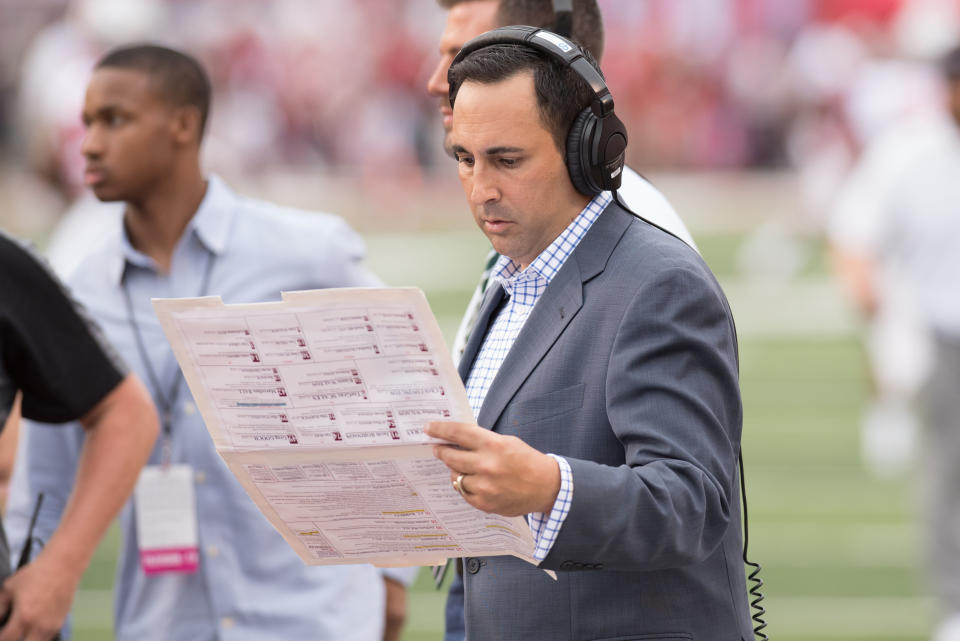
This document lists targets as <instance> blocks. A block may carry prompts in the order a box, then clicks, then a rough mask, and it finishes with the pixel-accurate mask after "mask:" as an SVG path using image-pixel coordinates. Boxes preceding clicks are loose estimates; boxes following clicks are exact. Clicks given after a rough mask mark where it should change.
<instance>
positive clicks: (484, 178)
mask: <svg viewBox="0 0 960 641" xmlns="http://www.w3.org/2000/svg"><path fill="white" fill-rule="evenodd" d="M498 200H500V189H499V188H498V187H497V184H496V182H495V181H494V180H493V178H492V176H491V175H490V172H487V171H483V170H482V169H481V170H476V169H475V170H474V173H473V179H472V181H471V183H470V202H471V203H473V204H474V205H484V204H486V203H490V202H496V201H498Z"/></svg>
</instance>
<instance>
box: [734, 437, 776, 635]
mask: <svg viewBox="0 0 960 641" xmlns="http://www.w3.org/2000/svg"><path fill="white" fill-rule="evenodd" d="M739 462H740V501H741V503H742V504H743V563H744V565H747V566H749V567H751V568H753V570H752V571H751V572H750V574H749V575H747V578H748V580H749V581H750V583H752V584H753V586H752V587H750V589H749V590H748V591H747V593H748V594H749V595H750V598H751V599H753V600H752V601H750V609H751V610H753V614H752V615H751V616H750V619H751V620H752V621H753V622H754V626H753V634H754V635H756V636H757V637H759V638H760V639H761V641H769V639H770V637H768V636H767V635H766V633H764V632H763V629H764V628H766V627H767V622H766V620H765V619H764V615H766V613H767V610H766V608H764V607H763V605H761V603H762V602H763V592H761V591H760V588H762V587H763V579H761V578H760V570H761V568H760V564H759V563H754V562H753V561H751V560H749V559H748V558H747V545H748V543H749V541H750V528H749V525H748V521H747V481H746V479H744V476H743V450H742V449H741V450H740V456H739Z"/></svg>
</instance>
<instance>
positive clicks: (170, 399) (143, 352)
mask: <svg viewBox="0 0 960 641" xmlns="http://www.w3.org/2000/svg"><path fill="white" fill-rule="evenodd" d="M215 258H216V255H215V254H214V253H213V252H210V253H209V254H207V265H206V268H205V269H204V272H203V280H202V281H201V284H200V293H199V294H198V296H200V297H203V296H206V295H207V292H208V291H209V290H210V275H211V274H212V273H213V265H214V262H215ZM120 285H121V289H122V290H123V300H124V302H125V303H126V307H127V322H128V323H129V325H130V330H131V331H132V332H133V337H134V339H135V342H136V344H137V352H139V354H140V360H141V361H143V367H144V369H145V370H146V372H147V378H149V379H150V385H151V386H152V387H153V397H154V398H153V400H154V402H155V403H156V405H157V409H158V410H160V420H161V422H162V423H163V435H164V439H165V445H164V447H167V446H168V445H169V440H170V435H171V433H172V432H173V410H174V405H175V404H176V402H177V397H178V396H179V395H180V382H181V381H182V380H183V375H182V374H181V373H180V368H179V366H177V365H176V363H174V366H175V368H176V372H177V377H176V379H175V380H174V381H173V385H171V386H170V391H169V393H167V394H164V393H163V388H162V387H161V385H160V377H159V376H157V372H156V370H155V369H154V368H153V363H152V362H151V361H150V356H149V355H148V354H147V345H146V342H145V341H144V340H143V333H142V332H141V331H140V325H138V324H137V319H136V316H135V315H134V312H133V299H132V298H131V296H130V288H129V287H128V286H127V278H126V273H124V275H123V277H122V278H121V279H120Z"/></svg>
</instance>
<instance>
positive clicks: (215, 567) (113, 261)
mask: <svg viewBox="0 0 960 641" xmlns="http://www.w3.org/2000/svg"><path fill="white" fill-rule="evenodd" d="M114 232H115V233H114V234H113V236H111V237H110V238H108V239H106V241H105V243H104V245H103V246H102V247H101V248H100V249H98V250H96V251H95V252H94V253H93V254H92V255H91V256H90V257H89V258H87V259H86V260H85V262H83V263H82V264H81V266H80V267H79V268H78V269H77V270H76V272H75V273H74V274H73V276H72V278H71V279H70V282H69V285H70V286H71V288H72V289H73V291H74V294H75V296H76V297H77V298H78V299H79V301H80V302H81V303H83V304H84V305H85V306H86V307H87V309H88V311H89V312H90V313H91V314H92V315H93V316H94V317H95V318H96V320H97V321H98V322H99V323H100V324H101V325H102V327H103V329H104V331H105V332H106V334H107V337H108V338H109V339H110V340H111V341H112V342H113V344H114V345H115V346H116V347H117V349H118V350H119V351H120V353H121V354H122V355H123V356H124V358H125V359H126V360H127V361H128V363H129V364H130V366H131V367H132V369H133V370H135V371H136V373H137V374H138V375H139V376H140V378H141V380H143V381H144V382H145V384H147V385H148V386H149V385H150V376H149V374H148V373H147V371H146V368H145V366H144V363H143V359H142V358H141V356H140V354H139V352H138V350H137V347H136V342H135V340H136V339H135V336H134V334H133V332H132V331H131V327H130V325H129V322H128V318H127V312H126V307H125V303H124V299H123V290H122V283H124V282H125V283H126V287H128V288H129V292H130V294H131V298H132V301H133V307H134V315H135V318H136V323H137V325H138V326H139V327H140V331H141V333H142V335H143V339H144V343H145V346H146V350H147V352H148V356H149V359H150V361H151V362H152V366H153V369H154V371H155V372H156V375H157V378H158V379H159V382H160V385H161V386H162V388H163V389H162V391H161V396H167V395H169V393H170V389H171V388H172V387H173V382H174V381H175V380H176V378H177V377H178V376H180V375H181V374H180V371H179V369H178V367H177V364H176V361H175V359H174V357H173V354H172V352H171V351H170V347H169V344H168V343H167V340H166V338H165V337H164V335H163V331H162V330H161V328H160V324H159V322H158V320H157V317H156V316H155V315H154V312H153V309H152V307H151V303H150V299H151V298H154V297H163V298H166V297H187V296H197V295H199V294H200V293H201V292H200V287H201V281H202V280H203V274H204V271H205V270H206V266H207V263H208V261H209V260H210V258H211V255H212V256H213V266H212V272H211V277H210V286H209V291H208V292H207V293H208V294H211V295H214V294H216V295H220V296H221V297H222V298H223V300H224V302H225V303H242V302H254V301H269V300H278V299H279V298H280V291H281V290H284V291H294V290H299V289H313V288H320V287H349V286H366V285H375V284H377V281H376V279H374V278H373V277H372V276H371V275H370V274H369V273H368V272H367V271H365V269H364V267H363V265H362V257H363V251H364V250H363V242H362V240H361V239H360V238H359V236H357V235H356V234H355V233H354V232H353V231H352V230H351V229H350V228H349V227H348V226H347V225H346V223H344V222H343V221H342V220H340V219H339V218H336V217H334V216H330V215H326V214H317V213H308V212H301V211H295V210H290V209H286V208H282V207H278V206H275V205H271V204H267V203H263V202H259V201H255V200H251V199H247V198H242V197H239V196H237V195H236V194H234V193H233V192H231V191H230V190H229V189H228V188H227V187H226V185H224V184H223V182H222V181H220V180H219V179H217V178H216V177H211V179H210V180H209V186H208V188H207V193H206V195H205V197H204V199H203V202H202V204H201V205H200V208H199V209H198V211H197V213H196V215H195V216H194V217H193V219H192V220H191V221H190V223H189V225H188V226H187V229H186V230H185V232H184V234H183V236H182V238H181V239H180V241H179V243H178V244H177V247H176V249H175V250H174V253H173V259H172V263H171V268H170V272H169V273H167V274H163V273H161V272H159V271H158V270H157V268H156V265H155V264H154V262H153V261H152V260H151V259H150V258H149V257H147V256H145V255H143V254H141V253H140V252H138V251H137V250H135V249H134V248H133V247H132V246H131V245H130V243H129V241H128V240H127V238H126V235H125V234H124V233H123V232H122V229H121V226H120V225H119V224H118V225H117V227H116V229H115V230H114ZM179 389H180V391H179V395H178V397H177V398H176V401H175V403H174V406H173V412H172V433H171V454H172V462H174V463H186V464H189V465H190V466H191V467H192V468H193V474H194V486H195V490H196V503H197V516H198V519H199V523H198V529H199V538H200V541H199V545H200V568H199V570H198V571H197V572H196V573H195V574H164V575H154V576H149V577H148V576H146V575H145V574H144V573H143V571H142V570H141V568H140V562H139V553H138V549H137V536H136V523H135V519H134V513H133V505H132V501H131V502H128V504H127V505H126V507H125V508H124V510H123V512H122V514H121V524H122V528H123V533H124V541H123V546H122V548H121V552H120V559H119V565H118V568H117V578H116V583H115V586H114V602H115V609H114V617H115V629H116V637H117V639H118V640H120V641H123V640H130V641H133V640H136V641H151V640H156V641H209V640H213V639H220V640H223V641H263V640H265V639H311V640H315V641H326V640H329V641H351V640H356V641H374V640H375V639H380V638H381V637H382V626H383V611H384V586H383V580H382V578H381V575H380V573H379V572H378V571H377V570H376V569H375V568H373V567H372V566H368V565H346V566H328V567H313V566H307V565H305V564H304V562H303V561H301V560H300V558H299V557H297V556H296V555H295V554H294V552H293V551H292V549H291V548H290V546H289V545H288V544H287V543H286V542H285V541H284V540H283V539H282V538H281V536H280V535H279V534H278V533H277V532H276V531H275V530H274V529H273V527H272V526H271V525H270V524H269V522H268V521H267V520H266V519H265V518H264V517H263V515H261V513H260V511H259V510H258V509H257V508H256V506H255V505H254V503H253V502H252V501H251V500H250V498H249V497H248V496H247V494H246V493H245V492H244V490H243V488H242V487H241V486H240V484H239V483H238V482H237V481H236V479H235V478H234V476H233V474H231V473H230V471H229V470H228V469H227V467H226V465H225V464H224V463H223V461H222V460H221V459H220V457H219V456H218V455H217V453H216V451H215V450H214V447H213V443H212V441H211V439H210V436H209V435H208V433H207V430H206V428H205V427H204V425H203V421H202V419H201V417H200V413H199V412H198V411H197V408H196V407H195V406H194V404H193V399H192V397H191V395H190V391H189V389H188V388H187V386H186V384H185V383H182V384H181V385H180V388H179ZM151 392H153V393H154V398H158V396H157V394H156V390H151ZM27 433H28V437H27V443H26V445H25V447H23V448H21V458H20V459H19V461H18V466H17V467H18V472H17V476H16V478H15V479H14V485H13V489H12V498H11V506H10V512H9V514H8V517H7V522H8V524H9V527H10V530H9V531H10V532H11V542H12V543H13V547H14V550H13V554H14V556H16V555H17V554H18V553H19V549H18V548H19V547H21V546H22V543H23V540H22V539H23V536H24V534H23V533H24V531H25V529H26V520H27V519H28V518H29V512H30V510H31V509H32V506H33V504H34V502H35V500H36V498H35V497H36V494H37V492H40V491H42V492H44V493H45V498H44V505H43V514H42V516H41V519H40V521H39V524H38V530H39V532H38V534H39V535H40V536H41V538H44V539H46V538H48V537H49V536H50V534H51V532H52V531H53V529H54V527H55V526H56V523H57V521H58V519H59V517H60V513H61V511H62V508H63V505H64V502H65V501H66V497H67V494H68V493H69V491H70V489H71V484H72V479H73V476H74V471H75V469H76V461H77V454H78V452H79V450H80V445H81V442H82V438H83V434H82V428H80V426H79V425H77V426H75V427H73V428H68V429H63V428H62V427H58V428H56V429H53V428H50V427H47V426H43V425H39V424H31V425H30V426H29V428H28V430H27ZM161 440H162V437H161ZM161 440H158V443H157V447H156V448H155V450H154V452H153V455H152V457H151V463H154V464H156V463H159V462H160V450H161ZM117 455H118V456H123V452H117Z"/></svg>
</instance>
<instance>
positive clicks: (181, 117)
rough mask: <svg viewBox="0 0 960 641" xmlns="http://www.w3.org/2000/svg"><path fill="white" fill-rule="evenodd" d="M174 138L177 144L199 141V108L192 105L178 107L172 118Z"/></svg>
mask: <svg viewBox="0 0 960 641" xmlns="http://www.w3.org/2000/svg"><path fill="white" fill-rule="evenodd" d="M173 127H174V138H175V139H176V141H177V143H178V144H181V145H189V144H192V143H198V142H199V141H200V110H199V109H197V108H196V107H194V106H193V105H185V106H183V107H178V108H177V111H176V113H175V114H174V119H173Z"/></svg>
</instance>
